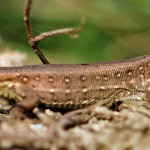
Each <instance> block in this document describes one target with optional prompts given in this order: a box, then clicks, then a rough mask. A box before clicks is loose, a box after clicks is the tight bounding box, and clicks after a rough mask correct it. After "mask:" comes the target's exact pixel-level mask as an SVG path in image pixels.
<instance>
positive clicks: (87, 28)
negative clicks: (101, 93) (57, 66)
mask: <svg viewBox="0 0 150 150" xmlns="http://www.w3.org/2000/svg"><path fill="white" fill-rule="evenodd" d="M0 1H1V4H0V37H1V44H0V47H8V48H10V49H12V50H13V49H18V50H20V51H23V52H27V54H28V56H29V64H40V63H41V62H40V61H39V59H38V58H37V56H36V55H35V54H34V52H33V50H32V49H31V48H30V46H29V45H28V41H27V35H26V31H25V26H24V22H23V8H24V2H25V1H24V0H5V1H2V0H0ZM83 17H85V18H86V23H85V25H84V26H83V29H82V31H81V32H80V36H79V38H77V39H73V38H70V37H69V36H67V35H60V36H56V37H53V38H47V39H44V40H43V41H41V42H40V44H39V46H40V48H41V50H42V51H43V53H44V54H45V56H46V57H47V59H48V60H49V61H50V62H51V63H81V62H82V63H84V62H102V61H110V60H118V59H127V58H130V57H135V56H139V55H143V54H148V53H149V52H150V0H33V5H32V10H31V23H32V30H33V33H34V35H38V34H39V33H42V32H44V31H49V30H53V29H57V28H63V27H69V26H71V27H72V26H78V25H79V24H80V21H81V19H82V18H83Z"/></svg>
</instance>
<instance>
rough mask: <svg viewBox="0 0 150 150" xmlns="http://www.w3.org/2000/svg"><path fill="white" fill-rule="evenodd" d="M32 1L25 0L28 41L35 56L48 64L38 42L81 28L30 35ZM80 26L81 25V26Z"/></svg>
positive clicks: (77, 30) (72, 32) (71, 32)
mask: <svg viewBox="0 0 150 150" xmlns="http://www.w3.org/2000/svg"><path fill="white" fill-rule="evenodd" d="M31 5H32V0H26V4H25V13H24V21H25V25H26V30H27V35H28V41H29V44H30V46H31V47H32V48H33V50H34V51H35V53H36V54H37V56H38V57H39V58H40V60H41V61H42V63H43V64H49V62H48V60H47V59H46V58H45V56H44V55H43V53H42V52H41V50H40V48H39V47H38V42H39V41H41V40H42V39H44V38H47V37H52V36H55V35H60V34H74V33H77V32H79V31H80V29H81V26H80V27H78V28H73V27H70V28H63V29H57V30H52V31H48V32H44V33H41V34H39V35H37V36H35V37H34V36H33V35H32V30H31V25H30V10H31ZM81 25H82V24H81Z"/></svg>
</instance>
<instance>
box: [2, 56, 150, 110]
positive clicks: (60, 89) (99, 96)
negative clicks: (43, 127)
mask: <svg viewBox="0 0 150 150" xmlns="http://www.w3.org/2000/svg"><path fill="white" fill-rule="evenodd" d="M22 87H23V88H22ZM18 89H19V90H18ZM12 91H13V92H12ZM18 91H19V92H18ZM149 91H150V55H146V56H141V57H137V58H133V59H130V60H124V61H115V62H109V63H95V64H72V65H71V64H66V65H63V64H60V65H56V64H52V65H51V64H50V65H33V66H21V67H1V68H0V95H2V96H4V97H7V98H11V97H12V98H15V99H16V100H19V101H21V100H24V99H25V98H26V101H28V102H29V101H30V99H34V100H33V103H34V102H35V101H36V100H35V99H38V98H39V99H40V100H41V102H43V103H44V104H46V105H47V106H50V107H52V108H64V109H76V108H83V107H86V106H88V105H92V104H94V103H100V104H105V103H109V102H110V101H115V100H144V101H150V97H149V95H150V92H149ZM8 93H9V94H8ZM11 93H13V94H11ZM27 93H28V95H30V96H28V95H27ZM33 93H34V95H36V94H37V95H38V96H37V95H36V96H34V98H33V97H32V94H33ZM35 93H36V94H35ZM12 95H13V96H12ZM19 97H21V98H19ZM31 101H32V100H31ZM26 103H27V102H25V101H24V104H26ZM26 105H28V104H26Z"/></svg>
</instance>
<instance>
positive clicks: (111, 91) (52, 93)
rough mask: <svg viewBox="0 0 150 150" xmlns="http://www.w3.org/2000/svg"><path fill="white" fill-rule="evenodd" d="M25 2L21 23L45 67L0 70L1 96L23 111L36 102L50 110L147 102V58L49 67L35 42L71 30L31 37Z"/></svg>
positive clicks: (149, 87) (149, 85) (149, 84)
mask: <svg viewBox="0 0 150 150" xmlns="http://www.w3.org/2000/svg"><path fill="white" fill-rule="evenodd" d="M31 3H32V0H26V7H25V16H24V21H25V24H26V29H27V34H28V39H29V44H30V45H31V47H32V48H33V49H34V50H35V52H36V53H37V55H38V56H39V57H40V58H41V60H42V62H43V63H45V65H28V66H19V67H0V96H1V97H4V98H6V99H15V100H16V101H17V104H16V105H15V106H20V107H21V108H25V109H33V108H34V107H35V106H36V104H38V103H39V102H41V103H43V104H45V105H46V106H47V107H51V108H63V109H78V108H84V107H87V106H89V105H93V104H95V103H99V104H101V105H107V104H109V103H111V102H114V101H119V100H120V101H124V100H144V101H148V102H150V97H149V96H150V72H149V70H150V55H144V56H141V57H137V58H132V59H129V60H122V61H113V62H106V63H91V64H49V62H48V61H47V60H46V59H45V58H44V56H43V54H42V53H41V51H40V49H39V47H38V46H37V43H38V42H39V41H40V40H42V39H43V38H45V37H51V36H53V35H58V34H68V33H74V32H76V30H75V29H74V28H66V29H61V30H54V31H52V32H45V33H42V34H40V35H38V36H36V37H33V36H32V32H31V28H30V19H29V14H30V8H31Z"/></svg>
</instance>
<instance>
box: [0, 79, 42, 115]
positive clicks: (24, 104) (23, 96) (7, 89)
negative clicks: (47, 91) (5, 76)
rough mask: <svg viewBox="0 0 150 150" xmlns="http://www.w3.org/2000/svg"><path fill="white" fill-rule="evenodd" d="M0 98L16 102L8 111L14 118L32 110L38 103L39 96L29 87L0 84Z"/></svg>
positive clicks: (7, 83)
mask: <svg viewBox="0 0 150 150" xmlns="http://www.w3.org/2000/svg"><path fill="white" fill-rule="evenodd" d="M0 96H1V97H4V98H6V99H8V100H10V99H14V100H15V101H16V102H17V103H16V104H15V105H13V106H12V108H11V109H10V113H12V114H14V115H15V116H16V115H18V114H20V113H19V112H21V113H24V111H26V110H32V109H33V108H34V107H35V106H36V105H37V104H38V103H39V101H40V97H39V95H38V94H37V93H36V92H35V91H34V90H33V89H32V88H31V87H28V86H27V85H25V84H23V83H19V82H11V81H6V82H2V83H0Z"/></svg>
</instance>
